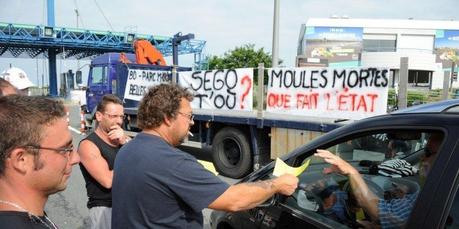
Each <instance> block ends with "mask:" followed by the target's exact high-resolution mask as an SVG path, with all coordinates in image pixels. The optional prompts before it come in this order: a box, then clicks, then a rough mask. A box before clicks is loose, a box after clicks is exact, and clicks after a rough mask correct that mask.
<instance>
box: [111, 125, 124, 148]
mask: <svg viewBox="0 0 459 229" xmlns="http://www.w3.org/2000/svg"><path fill="white" fill-rule="evenodd" d="M108 138H109V139H110V141H113V142H117V143H118V144H124V143H126V140H127V137H126V136H125V135H124V130H123V129H122V128H121V127H120V126H118V125H113V126H111V127H110V132H108Z"/></svg>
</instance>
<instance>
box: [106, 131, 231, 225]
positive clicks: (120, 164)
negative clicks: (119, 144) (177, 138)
mask: <svg viewBox="0 0 459 229" xmlns="http://www.w3.org/2000/svg"><path fill="white" fill-rule="evenodd" d="M228 187H229V185H228V184H227V183H225V182H223V181H221V180H220V179H219V178H218V177H216V176H215V175H214V174H212V173H211V172H209V171H207V170H206V169H205V168H204V167H203V166H202V165H201V164H199V162H197V160H196V158H194V157H193V156H191V155H189V154H188V153H185V152H182V151H180V150H179V149H176V148H174V147H172V146H170V145H169V144H167V143H166V142H165V141H164V140H162V139H161V138H159V137H157V136H154V135H148V134H145V133H140V134H138V135H137V136H136V137H135V138H134V139H133V140H132V141H130V142H129V143H128V144H126V145H125V146H123V148H121V149H120V151H119V152H118V155H117V157H116V160H115V169H114V177H113V187H112V195H113V210H112V228H113V229H117V228H120V229H121V228H123V229H124V228H202V227H203V219H202V212H201V211H202V210H203V209H204V208H206V207H207V206H209V204H211V203H212V202H213V201H214V200H215V199H217V198H218V197H219V196H220V195H221V194H222V193H223V192H225V191H226V190H227V189H228Z"/></svg>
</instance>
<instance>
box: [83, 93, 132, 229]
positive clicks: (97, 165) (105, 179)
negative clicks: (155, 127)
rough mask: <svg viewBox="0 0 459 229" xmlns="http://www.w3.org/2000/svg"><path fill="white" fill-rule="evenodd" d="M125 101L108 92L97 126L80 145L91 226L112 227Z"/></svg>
mask: <svg viewBox="0 0 459 229" xmlns="http://www.w3.org/2000/svg"><path fill="white" fill-rule="evenodd" d="M123 117H124V113H123V104H122V102H121V100H120V99H119V98H118V97H116V96H115V95H111V94H110V95H105V96H104V97H103V98H102V100H101V101H100V102H99V104H98V105H97V112H96V121H97V126H96V129H95V131H94V132H93V133H91V134H90V135H89V136H88V137H87V138H85V139H83V140H82V141H81V143H80V146H79V147H78V153H79V154H80V157H81V163H80V168H81V172H82V173H83V177H84V180H85V182H86V190H87V194H88V204H87V206H88V208H89V218H90V225H91V226H90V228H97V229H104V228H107V229H109V228H111V227H110V225H111V215H112V209H111V208H112V191H111V188H112V179H113V164H114V162H115V157H116V153H117V152H118V150H119V148H120V147H121V145H123V144H125V143H126V142H127V141H129V139H130V138H129V137H128V136H126V135H125V134H124V131H123V129H122V128H121V124H122V123H123Z"/></svg>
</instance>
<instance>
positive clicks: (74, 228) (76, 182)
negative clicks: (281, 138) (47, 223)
mask: <svg viewBox="0 0 459 229" xmlns="http://www.w3.org/2000/svg"><path fill="white" fill-rule="evenodd" d="M68 107H69V110H70V126H71V127H73V128H75V129H76V130H78V129H79V126H80V116H79V110H78V109H79V107H78V106H77V105H69V106H68ZM72 135H73V144H74V145H75V146H77V145H78V143H79V142H80V141H81V140H82V139H83V138H84V137H85V136H83V135H80V134H78V133H76V132H75V131H72ZM182 150H184V151H186V152H189V153H190V154H192V155H194V156H195V157H196V158H198V159H201V160H209V159H210V152H208V151H206V150H200V149H194V148H190V147H182ZM220 178H222V180H224V181H226V182H228V183H234V182H236V181H237V180H234V179H231V178H226V177H222V176H220ZM86 201H87V196H86V188H85V183H84V179H83V176H82V175H81V171H80V168H79V166H74V167H73V171H72V175H71V176H70V179H69V183H68V186H67V189H66V190H64V191H63V192H60V193H56V194H54V195H52V196H50V198H49V200H48V202H47V204H46V207H45V210H46V212H47V214H48V215H49V217H50V218H51V219H52V220H53V221H54V222H55V223H56V224H57V226H58V227H59V228H62V229H82V228H89V225H88V220H89V218H88V209H87V208H86ZM210 212H211V211H210V210H209V209H205V210H204V211H203V214H204V228H206V229H207V228H210V227H209V216H210Z"/></svg>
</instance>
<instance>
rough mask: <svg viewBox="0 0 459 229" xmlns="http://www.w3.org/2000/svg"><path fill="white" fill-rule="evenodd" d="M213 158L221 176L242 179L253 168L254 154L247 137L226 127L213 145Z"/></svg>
mask: <svg viewBox="0 0 459 229" xmlns="http://www.w3.org/2000/svg"><path fill="white" fill-rule="evenodd" d="M212 158H213V161H214V164H215V167H216V168H217V170H218V172H219V173H220V174H221V175H224V176H227V177H231V178H241V177H243V176H245V175H247V174H248V173H249V172H250V171H251V168H252V154H251V150H250V144H249V141H248V140H247V137H246V136H245V135H244V133H242V132H241V131H240V130H238V129H236V128H233V127H225V128H223V129H222V130H220V131H219V132H218V133H217V134H216V135H215V138H214V140H213V143H212Z"/></svg>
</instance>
